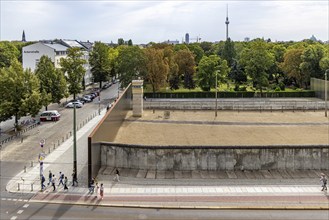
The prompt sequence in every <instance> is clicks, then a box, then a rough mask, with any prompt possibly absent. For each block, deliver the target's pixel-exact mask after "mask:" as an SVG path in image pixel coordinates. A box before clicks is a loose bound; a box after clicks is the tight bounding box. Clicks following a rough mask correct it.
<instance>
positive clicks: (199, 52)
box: [187, 43, 204, 65]
mask: <svg viewBox="0 0 329 220" xmlns="http://www.w3.org/2000/svg"><path fill="white" fill-rule="evenodd" d="M187 47H188V49H189V50H190V51H191V52H192V53H193V54H194V60H195V63H196V65H198V64H199V62H200V60H201V59H202V57H203V55H204V52H203V49H202V48H201V47H200V44H199V43H193V44H188V45H187Z"/></svg>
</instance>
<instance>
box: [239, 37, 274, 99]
mask: <svg viewBox="0 0 329 220" xmlns="http://www.w3.org/2000/svg"><path fill="white" fill-rule="evenodd" d="M240 63H241V65H243V66H244V69H245V71H246V73H247V75H248V76H250V77H251V79H252V81H253V86H254V87H255V88H257V89H259V90H260V93H261V94H262V93H263V87H267V86H268V85H269V82H268V70H269V69H270V67H271V66H272V65H273V63H274V56H273V54H271V53H270V52H269V51H268V50H267V47H266V42H264V41H263V40H255V41H253V42H251V45H250V48H245V49H244V50H243V51H242V54H241V58H240Z"/></svg>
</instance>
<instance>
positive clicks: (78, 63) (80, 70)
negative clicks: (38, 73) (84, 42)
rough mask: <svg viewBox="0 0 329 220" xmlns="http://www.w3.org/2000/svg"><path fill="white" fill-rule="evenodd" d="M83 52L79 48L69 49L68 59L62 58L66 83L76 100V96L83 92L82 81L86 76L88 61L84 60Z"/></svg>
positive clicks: (61, 62)
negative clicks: (85, 65) (85, 66)
mask: <svg viewBox="0 0 329 220" xmlns="http://www.w3.org/2000/svg"><path fill="white" fill-rule="evenodd" d="M82 56H83V52H82V51H80V49H79V48H77V47H72V48H69V49H68V54H67V57H66V58H61V61H60V64H61V67H62V70H63V72H64V73H65V77H66V81H67V82H68V84H69V86H68V89H69V93H70V94H73V98H74V99H75V96H76V94H78V93H80V92H81V89H82V79H83V77H84V75H85V72H86V70H85V68H84V64H85V63H86V61H85V60H84V59H83V58H82Z"/></svg>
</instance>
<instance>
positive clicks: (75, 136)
mask: <svg viewBox="0 0 329 220" xmlns="http://www.w3.org/2000/svg"><path fill="white" fill-rule="evenodd" d="M73 106H74V107H73V170H74V175H75V176H74V177H73V178H74V179H77V172H78V171H77V127H76V107H75V105H73Z"/></svg>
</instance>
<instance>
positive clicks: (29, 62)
mask: <svg viewBox="0 0 329 220" xmlns="http://www.w3.org/2000/svg"><path fill="white" fill-rule="evenodd" d="M70 44H71V45H70ZM76 45H78V46H79V48H80V49H81V51H82V52H83V57H82V58H83V59H84V60H86V61H87V63H86V64H85V65H84V68H85V70H86V73H85V76H84V80H85V84H86V85H89V84H91V83H92V74H91V71H90V65H89V63H88V60H89V51H88V50H87V49H86V48H84V46H83V45H81V44H79V42H77V41H72V40H71V41H69V40H65V41H62V40H60V41H44V42H38V43H35V44H31V45H28V46H26V47H23V48H22V56H23V57H22V58H23V68H24V69H28V68H30V69H31V70H32V71H33V72H34V71H35V69H36V67H37V65H38V63H39V61H40V58H41V57H42V56H44V55H45V56H48V57H49V58H50V59H51V61H52V62H53V63H54V65H55V68H60V67H61V66H60V59H61V58H66V57H67V52H68V49H69V48H70V47H75V46H76Z"/></svg>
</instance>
